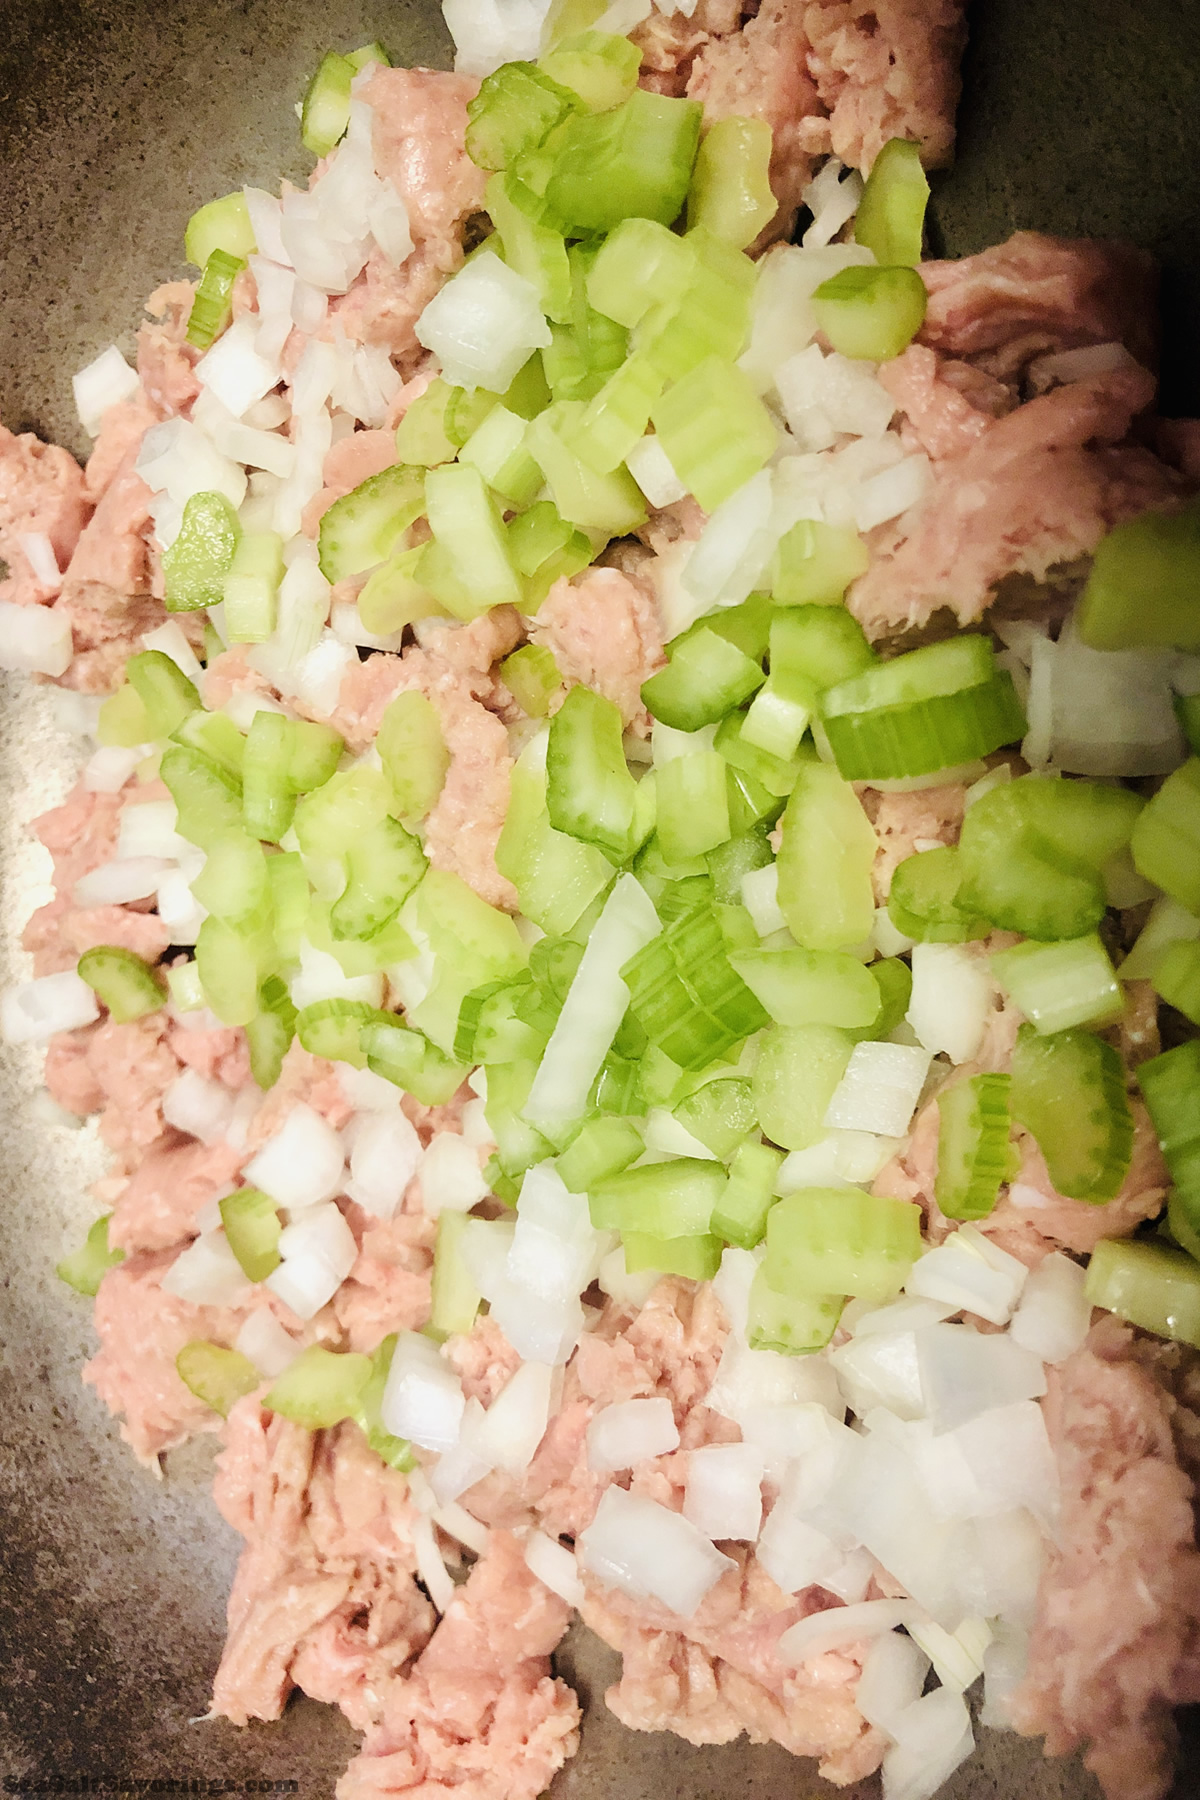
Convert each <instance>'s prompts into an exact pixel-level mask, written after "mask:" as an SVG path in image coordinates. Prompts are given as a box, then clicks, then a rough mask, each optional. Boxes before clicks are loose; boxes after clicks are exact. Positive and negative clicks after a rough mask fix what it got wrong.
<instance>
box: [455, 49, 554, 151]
mask: <svg viewBox="0 0 1200 1800" xmlns="http://www.w3.org/2000/svg"><path fill="white" fill-rule="evenodd" d="M574 104H575V96H574V95H573V94H570V93H567V92H566V91H565V90H564V88H563V87H561V86H560V85H559V83H558V81H557V80H556V79H555V78H554V76H553V75H552V74H551V73H550V72H549V71H548V70H546V69H544V68H539V67H537V66H536V65H535V64H533V63H529V62H508V63H502V64H501V66H500V67H499V68H498V69H496V70H495V71H494V73H492V74H491V75H488V76H486V77H485V79H484V81H483V82H482V84H481V86H480V89H479V92H478V93H477V94H476V96H475V98H474V99H473V100H470V101H468V103H467V119H468V124H467V138H466V143H467V155H468V156H469V157H470V158H471V161H472V162H473V163H476V164H478V166H479V167H480V168H481V169H507V168H508V166H509V164H510V163H512V162H514V161H515V160H516V158H517V157H518V156H520V155H521V153H522V151H524V150H531V149H535V148H536V147H537V145H538V144H540V143H541V142H542V140H543V139H544V138H545V137H546V136H547V134H548V133H549V132H550V131H552V130H553V128H554V126H555V125H558V124H561V122H562V121H563V119H565V118H566V116H567V114H568V113H569V112H571V111H572V109H573V107H574Z"/></svg>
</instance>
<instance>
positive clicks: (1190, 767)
mask: <svg viewBox="0 0 1200 1800" xmlns="http://www.w3.org/2000/svg"><path fill="white" fill-rule="evenodd" d="M1130 848H1131V849H1132V851H1133V862H1134V867H1135V868H1136V869H1137V872H1138V874H1139V875H1144V876H1145V878H1146V880H1147V881H1152V882H1153V883H1154V885H1155V887H1160V888H1162V890H1163V892H1164V893H1165V894H1170V896H1171V898H1172V899H1173V900H1178V902H1179V904H1180V905H1181V906H1185V907H1186V908H1187V910H1188V911H1189V912H1192V913H1195V912H1200V757H1198V756H1190V757H1189V758H1188V760H1187V762H1185V763H1184V765H1183V767H1182V768H1181V769H1176V770H1175V772H1174V774H1172V775H1168V776H1167V779H1166V780H1165V781H1164V782H1163V784H1162V786H1161V787H1160V788H1159V790H1158V792H1157V794H1155V796H1154V798H1153V799H1152V800H1150V801H1149V802H1148V803H1147V805H1146V807H1145V809H1144V811H1143V812H1142V813H1141V814H1140V815H1139V816H1138V819H1137V821H1136V823H1135V824H1134V827H1133V833H1132V837H1131V839H1130Z"/></svg>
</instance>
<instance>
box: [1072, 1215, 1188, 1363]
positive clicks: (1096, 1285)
mask: <svg viewBox="0 0 1200 1800" xmlns="http://www.w3.org/2000/svg"><path fill="white" fill-rule="evenodd" d="M1084 1291H1085V1293H1086V1294H1087V1297H1088V1299H1089V1300H1090V1301H1091V1303H1092V1305H1093V1306H1102V1307H1103V1308H1104V1309H1105V1311H1106V1312H1111V1313H1116V1315H1117V1316H1118V1318H1121V1319H1127V1320H1128V1321H1129V1323H1130V1324H1131V1325H1138V1326H1140V1327H1141V1328H1142V1330H1143V1331H1152V1332H1154V1333H1156V1335H1157V1336H1159V1337H1163V1338H1173V1339H1174V1340H1175V1341H1176V1342H1177V1343H1181V1344H1192V1345H1195V1346H1197V1347H1200V1265H1197V1264H1196V1263H1195V1262H1193V1260H1192V1258H1191V1257H1190V1256H1188V1255H1187V1253H1186V1252H1185V1251H1183V1250H1173V1249H1171V1248H1170V1247H1169V1246H1168V1245H1166V1244H1155V1243H1151V1242H1149V1241H1142V1242H1136V1241H1135V1242H1132V1243H1131V1242H1128V1241H1123V1240H1120V1239H1112V1238H1102V1239H1101V1240H1100V1242H1099V1243H1098V1244H1097V1245H1096V1247H1095V1249H1094V1250H1093V1251H1092V1255H1091V1260H1090V1262H1089V1264H1088V1273H1087V1282H1086V1284H1085V1288H1084Z"/></svg>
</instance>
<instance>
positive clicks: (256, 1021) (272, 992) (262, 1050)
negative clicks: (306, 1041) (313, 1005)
mask: <svg viewBox="0 0 1200 1800" xmlns="http://www.w3.org/2000/svg"><path fill="white" fill-rule="evenodd" d="M295 1032H296V1009H295V1007H294V1006H293V1005H292V1001H291V995H290V994H289V993H288V990H287V988H286V986H285V985H284V983H283V982H282V981H281V979H280V978H279V976H278V975H272V976H269V977H268V979H267V980H266V981H264V982H263V984H262V987H261V989H260V990H259V1010H258V1011H257V1012H256V1013H255V1015H254V1017H253V1018H252V1019H249V1020H247V1022H246V1048H247V1050H248V1051H249V1053H250V1073H251V1075H252V1076H253V1077H254V1081H255V1083H256V1084H257V1086H259V1087H260V1088H262V1090H263V1092H264V1093H266V1091H267V1089H268V1088H272V1087H274V1085H275V1083H276V1082H277V1081H278V1080H279V1076H280V1073H281V1071H282V1069H283V1059H284V1057H285V1056H286V1055H287V1053H288V1049H289V1046H290V1045H291V1042H292V1038H293V1037H294V1036H295Z"/></svg>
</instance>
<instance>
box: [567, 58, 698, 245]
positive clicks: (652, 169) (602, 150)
mask: <svg viewBox="0 0 1200 1800" xmlns="http://www.w3.org/2000/svg"><path fill="white" fill-rule="evenodd" d="M700 119H701V107H700V103H699V101H696V100H673V99H669V98H667V97H665V96H664V95H661V94H651V93H648V92H646V91H645V89H642V88H635V89H634V91H633V93H631V94H630V96H629V98H628V100H625V101H623V102H622V103H621V105H620V106H617V107H614V108H612V109H611V110H610V111H608V112H603V113H576V114H575V115H574V116H573V117H572V118H570V119H569V120H568V121H567V123H566V124H565V125H564V126H563V127H562V133H561V139H560V141H559V143H558V146H557V156H556V158H555V163H554V169H553V172H552V174H551V176H550V180H549V182H548V184H547V187H546V199H547V201H548V203H549V205H550V206H551V207H552V209H553V210H554V211H555V212H556V213H557V214H558V215H559V216H560V217H561V218H563V219H565V220H566V221H567V222H568V224H569V225H570V226H571V228H572V230H573V231H574V233H575V235H577V236H582V235H585V234H587V233H589V232H604V231H611V230H612V229H613V227H614V226H616V225H619V224H620V223H621V221H622V219H625V218H628V217H630V216H636V217H638V218H643V219H657V220H658V222H659V223H660V224H662V225H670V224H671V223H672V222H673V221H674V220H675V219H676V218H677V217H678V216H679V213H680V212H681V211H682V208H683V202H684V199H685V197H686V195H687V190H688V183H689V181H690V179H691V174H692V164H693V163H694V161H695V159H696V148H697V144H698V142H699V137H700Z"/></svg>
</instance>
